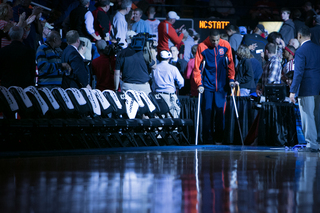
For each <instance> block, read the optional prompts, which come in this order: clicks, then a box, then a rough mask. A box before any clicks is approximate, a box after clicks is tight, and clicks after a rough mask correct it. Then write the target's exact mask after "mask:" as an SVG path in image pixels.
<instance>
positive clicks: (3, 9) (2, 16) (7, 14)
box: [0, 3, 35, 48]
mask: <svg viewBox="0 0 320 213" xmlns="http://www.w3.org/2000/svg"><path fill="white" fill-rule="evenodd" d="M12 18H13V10H12V7H11V6H10V5H9V4H7V3H2V4H0V48H1V47H4V46H7V45H9V44H10V43H11V41H10V37H9V35H8V32H9V30H10V28H11V27H13V26H15V25H16V26H20V27H22V28H23V29H24V34H23V39H25V38H27V37H28V35H29V32H30V23H31V22H32V21H33V20H34V19H35V16H30V17H29V18H28V19H27V20H25V18H26V14H25V13H22V14H21V15H20V16H19V22H18V23H15V22H13V21H11V19H12Z"/></svg>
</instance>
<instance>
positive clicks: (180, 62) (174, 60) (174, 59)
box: [169, 46, 187, 75]
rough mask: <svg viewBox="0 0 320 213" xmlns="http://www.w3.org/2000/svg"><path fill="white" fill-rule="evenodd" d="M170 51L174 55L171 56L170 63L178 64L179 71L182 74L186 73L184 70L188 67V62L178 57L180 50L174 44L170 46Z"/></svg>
mask: <svg viewBox="0 0 320 213" xmlns="http://www.w3.org/2000/svg"><path fill="white" fill-rule="evenodd" d="M170 52H171V54H172V57H171V59H170V61H169V63H170V64H172V65H173V66H176V67H177V68H178V70H179V72H180V73H181V75H184V72H185V70H186V68H187V62H186V61H185V60H184V59H180V58H179V57H178V55H179V50H178V48H177V47H176V46H172V47H171V48H170Z"/></svg>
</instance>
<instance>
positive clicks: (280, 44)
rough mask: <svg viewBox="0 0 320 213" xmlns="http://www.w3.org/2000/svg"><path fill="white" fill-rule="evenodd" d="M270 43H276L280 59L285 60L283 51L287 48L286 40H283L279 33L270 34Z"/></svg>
mask: <svg viewBox="0 0 320 213" xmlns="http://www.w3.org/2000/svg"><path fill="white" fill-rule="evenodd" d="M267 40H268V42H269V43H274V44H275V45H276V47H277V50H276V53H277V56H278V57H279V59H280V61H282V58H283V49H284V48H285V47H286V45H285V42H284V40H283V39H282V36H281V34H280V33H278V32H272V33H270V34H269V36H268V38H267Z"/></svg>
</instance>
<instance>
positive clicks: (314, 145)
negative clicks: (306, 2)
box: [290, 26, 320, 152]
mask: <svg viewBox="0 0 320 213" xmlns="http://www.w3.org/2000/svg"><path fill="white" fill-rule="evenodd" d="M310 36H311V33H310V29H309V28H308V27H307V26H304V27H302V28H300V29H299V30H298V40H299V42H300V43H301V46H300V48H299V49H298V50H297V51H296V53H295V69H294V74H293V81H292V84H291V88H290V99H291V101H292V102H293V103H295V96H298V102H299V108H300V113H301V124H302V131H303V133H304V136H305V139H306V142H307V148H305V149H303V150H302V151H307V152H318V151H319V143H320V66H319V61H320V46H318V45H316V44H314V43H313V42H311V40H310Z"/></svg>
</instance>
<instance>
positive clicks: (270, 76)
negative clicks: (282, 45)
mask: <svg viewBox="0 0 320 213" xmlns="http://www.w3.org/2000/svg"><path fill="white" fill-rule="evenodd" d="M265 57H266V58H267V60H268V61H267V62H266V64H265V65H264V67H263V73H262V78H261V82H260V83H258V84H257V88H256V93H257V95H259V96H261V95H262V94H263V93H264V86H265V85H266V84H280V83H281V69H282V67H281V61H280V59H279V57H278V55H277V45H276V44H274V43H268V44H267V45H266V49H265Z"/></svg>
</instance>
